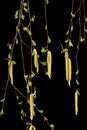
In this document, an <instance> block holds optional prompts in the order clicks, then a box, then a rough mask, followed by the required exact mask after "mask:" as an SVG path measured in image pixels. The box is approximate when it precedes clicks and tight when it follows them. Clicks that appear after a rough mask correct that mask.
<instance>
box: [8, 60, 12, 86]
mask: <svg viewBox="0 0 87 130" xmlns="http://www.w3.org/2000/svg"><path fill="white" fill-rule="evenodd" d="M8 73H9V77H10V81H11V84H12V85H13V63H12V61H11V60H9V61H8Z"/></svg>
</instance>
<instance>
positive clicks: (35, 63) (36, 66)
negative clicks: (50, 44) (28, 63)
mask: <svg viewBox="0 0 87 130" xmlns="http://www.w3.org/2000/svg"><path fill="white" fill-rule="evenodd" d="M34 66H35V68H36V72H37V73H38V71H39V64H38V55H37V50H36V49H34Z"/></svg>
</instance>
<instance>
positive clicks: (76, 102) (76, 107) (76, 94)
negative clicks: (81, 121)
mask: <svg viewBox="0 0 87 130" xmlns="http://www.w3.org/2000/svg"><path fill="white" fill-rule="evenodd" d="M75 115H78V90H76V92H75Z"/></svg>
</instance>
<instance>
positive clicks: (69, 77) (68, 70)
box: [65, 51, 72, 86]
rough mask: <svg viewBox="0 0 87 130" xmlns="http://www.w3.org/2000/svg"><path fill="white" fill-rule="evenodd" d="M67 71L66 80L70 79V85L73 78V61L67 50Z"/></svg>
mask: <svg viewBox="0 0 87 130" xmlns="http://www.w3.org/2000/svg"><path fill="white" fill-rule="evenodd" d="M65 73H66V80H67V81H68V85H69V86H70V85H71V78H72V63H71V59H70V58H69V54H68V52H67V51H66V52H65Z"/></svg>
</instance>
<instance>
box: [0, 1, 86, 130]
mask: <svg viewBox="0 0 87 130" xmlns="http://www.w3.org/2000/svg"><path fill="white" fill-rule="evenodd" d="M5 2H6V3H5ZM49 2H50V3H49V5H48V6H47V20H48V30H49V35H50V38H51V40H52V43H51V45H50V50H51V51H52V56H53V57H52V62H53V64H52V79H51V80H50V79H48V77H47V76H46V75H45V74H44V72H43V69H42V68H41V69H40V73H39V74H38V75H37V76H36V79H35V81H34V84H35V86H36V90H37V98H36V103H37V106H38V107H39V108H40V109H43V110H44V114H45V115H46V117H48V119H49V122H50V123H53V124H54V125H55V130H57V129H58V130H67V129H74V130H76V129H77V130H79V128H81V126H82V122H85V118H83V117H84V116H85V117H86V115H87V112H86V110H85V108H86V98H87V97H86V95H87V94H85V93H86V91H84V92H83V90H85V89H86V86H87V83H86V77H87V69H86V66H87V62H86V56H87V43H85V44H81V46H80V51H79V70H80V74H79V82H80V88H79V90H80V97H79V114H78V116H77V117H76V116H75V114H74V92H75V84H74V83H75V81H74V80H75V77H73V81H72V85H71V87H68V85H67V82H66V81H65V68H64V56H63V55H61V54H60V51H61V45H60V44H61V43H62V44H64V40H65V33H66V30H67V27H68V24H69V18H70V9H71V2H70V0H60V1H57V0H55V1H54V0H51V1H50V0H49ZM77 3H78V2H77ZM18 7H19V1H17V0H13V1H12V0H9V1H8V2H7V1H3V0H1V1H0V94H1V96H0V99H1V98H2V97H3V88H4V87H5V84H6V80H7V76H8V74H7V73H8V72H7V70H8V67H7V61H6V60H5V59H4V58H6V57H7V55H8V48H7V46H6V44H7V43H8V42H11V41H12V40H13V38H14V34H15V26H16V21H15V19H14V13H15V11H16V10H17V9H18ZM31 12H32V14H35V17H36V22H35V24H33V25H32V31H33V37H34V39H35V40H36V42H37V46H38V48H39V49H40V48H41V46H43V44H44V41H45V40H44V36H43V35H44V32H43V27H44V7H43V1H39V0H38V1H37V3H36V1H34V0H33V1H32V2H31ZM76 38H77V37H76ZM73 52H74V51H72V52H71V55H72V56H73ZM14 53H15V59H16V61H17V64H18V63H19V66H18V68H17V69H16V68H15V75H14V78H15V79H16V81H15V83H16V84H17V86H18V88H19V89H20V90H21V91H23V90H22V82H21V74H22V72H21V69H20V68H21V64H22V63H21V58H20V56H21V55H20V48H17V51H16V49H15V50H14ZM25 54H26V53H25ZM74 66H75V65H74ZM73 70H75V68H73ZM16 71H17V72H16ZM15 76H16V77H15ZM81 95H83V96H81ZM6 97H7V98H6V101H5V114H4V116H2V117H0V129H1V130H6V129H9V130H11V129H13V130H17V129H20V130H22V129H23V130H25V128H24V126H23V123H22V122H21V121H20V117H19V115H20V114H19V108H18V106H17V102H16V99H15V93H14V89H13V88H12V87H11V85H10V84H9V86H8V90H7V96H6ZM81 97H83V98H81ZM81 101H82V102H81ZM81 108H82V109H81ZM82 110H83V111H82ZM82 116H83V117H82ZM81 117H82V119H81ZM35 118H36V121H35V125H36V128H37V129H38V130H39V129H49V128H48V127H47V126H46V124H45V123H43V119H42V117H41V116H40V115H39V114H38V112H37V111H36V117H35ZM84 126H85V123H84V124H83V127H82V129H84Z"/></svg>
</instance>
